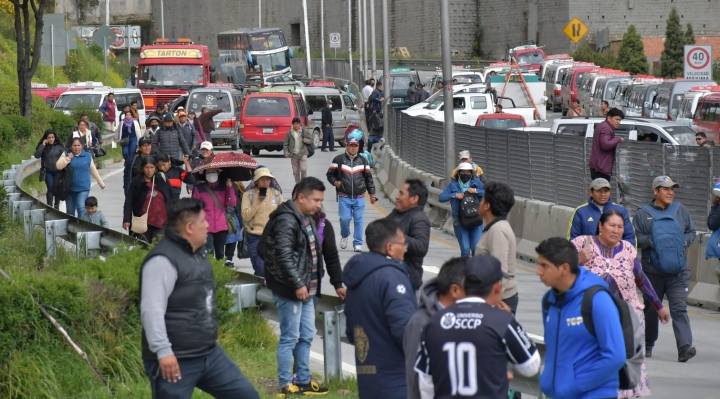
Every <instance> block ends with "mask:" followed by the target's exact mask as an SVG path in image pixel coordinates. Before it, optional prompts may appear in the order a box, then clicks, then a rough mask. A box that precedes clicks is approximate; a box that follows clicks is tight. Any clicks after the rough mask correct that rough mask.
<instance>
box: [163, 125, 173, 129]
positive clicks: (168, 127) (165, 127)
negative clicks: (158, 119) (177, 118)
mask: <svg viewBox="0 0 720 399" xmlns="http://www.w3.org/2000/svg"><path fill="white" fill-rule="evenodd" d="M172 128H173V127H172V125H170V126H168V125H163V129H165V130H170V129H172Z"/></svg>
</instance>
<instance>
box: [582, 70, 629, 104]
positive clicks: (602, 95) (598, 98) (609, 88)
mask: <svg viewBox="0 0 720 399" xmlns="http://www.w3.org/2000/svg"><path fill="white" fill-rule="evenodd" d="M623 74H627V72H623ZM627 76H628V77H629V76H630V74H627ZM623 79H625V78H624V77H623V75H620V76H618V75H617V74H613V76H608V77H606V78H600V80H598V81H597V83H595V91H594V92H593V94H592V100H590V107H592V109H597V110H599V109H600V108H601V103H602V102H603V101H607V102H608V105H609V106H612V103H613V98H614V97H615V91H616V90H617V87H618V86H619V85H620V82H621V81H622V80H623Z"/></svg>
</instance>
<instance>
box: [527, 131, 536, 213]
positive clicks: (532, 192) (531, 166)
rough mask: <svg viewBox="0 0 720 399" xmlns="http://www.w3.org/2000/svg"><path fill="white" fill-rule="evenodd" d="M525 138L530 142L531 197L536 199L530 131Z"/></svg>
mask: <svg viewBox="0 0 720 399" xmlns="http://www.w3.org/2000/svg"><path fill="white" fill-rule="evenodd" d="M525 138H526V139H527V143H528V154H527V157H528V165H530V170H528V172H529V173H530V199H535V190H533V187H534V186H535V179H533V162H532V147H531V146H530V133H526V134H525Z"/></svg>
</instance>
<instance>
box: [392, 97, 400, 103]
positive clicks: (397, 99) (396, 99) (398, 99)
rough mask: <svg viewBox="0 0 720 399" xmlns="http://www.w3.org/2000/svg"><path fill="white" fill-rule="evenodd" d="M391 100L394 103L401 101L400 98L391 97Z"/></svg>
mask: <svg viewBox="0 0 720 399" xmlns="http://www.w3.org/2000/svg"><path fill="white" fill-rule="evenodd" d="M393 102H394V103H401V102H402V98H393Z"/></svg>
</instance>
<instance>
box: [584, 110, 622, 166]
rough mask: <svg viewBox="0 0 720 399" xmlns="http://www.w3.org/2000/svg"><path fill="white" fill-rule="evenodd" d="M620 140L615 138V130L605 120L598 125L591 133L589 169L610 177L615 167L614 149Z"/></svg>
mask: <svg viewBox="0 0 720 399" xmlns="http://www.w3.org/2000/svg"><path fill="white" fill-rule="evenodd" d="M621 140H622V139H621V138H620V137H615V130H614V129H613V128H612V126H610V123H608V121H607V120H605V121H603V122H602V123H600V124H599V125H598V126H597V127H596V128H595V133H593V145H592V153H591V154H590V167H591V168H593V169H595V170H597V171H598V172H600V173H602V174H605V175H611V174H612V169H613V165H615V147H617V145H618V144H620V141H621Z"/></svg>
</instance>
